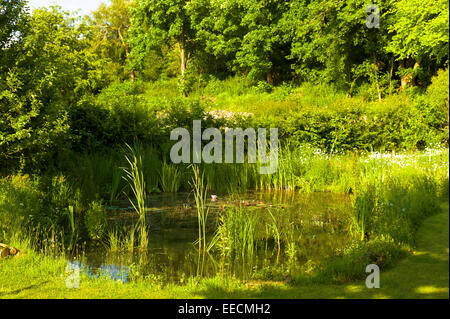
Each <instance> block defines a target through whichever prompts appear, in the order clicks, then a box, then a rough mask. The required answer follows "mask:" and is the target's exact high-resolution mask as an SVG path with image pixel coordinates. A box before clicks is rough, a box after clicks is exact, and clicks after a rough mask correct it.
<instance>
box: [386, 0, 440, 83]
mask: <svg viewBox="0 0 450 319" xmlns="http://www.w3.org/2000/svg"><path fill="white" fill-rule="evenodd" d="M392 13H393V15H394V18H393V19H392V24H391V25H390V26H389V32H390V33H392V34H393V36H392V40H391V41H390V42H389V43H388V45H387V50H389V51H390V52H392V53H393V54H394V55H395V56H396V58H397V60H399V61H400V63H401V67H402V70H400V72H401V73H400V74H401V89H404V88H406V87H407V86H409V85H410V84H411V83H412V81H413V78H414V76H415V75H416V74H417V73H418V71H419V68H420V67H421V66H423V65H424V64H428V65H430V63H431V64H434V66H435V68H437V67H438V66H444V65H445V64H447V63H448V50H449V47H448V42H449V2H448V0H438V1H436V0H408V1H404V0H403V1H395V3H394V7H393V10H392ZM429 76H431V74H429Z"/></svg>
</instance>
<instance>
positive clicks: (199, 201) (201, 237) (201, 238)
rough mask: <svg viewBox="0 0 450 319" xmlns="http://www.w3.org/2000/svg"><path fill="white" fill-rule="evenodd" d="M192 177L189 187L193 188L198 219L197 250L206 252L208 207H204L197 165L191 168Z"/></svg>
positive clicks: (204, 189)
mask: <svg viewBox="0 0 450 319" xmlns="http://www.w3.org/2000/svg"><path fill="white" fill-rule="evenodd" d="M192 170H193V172H194V176H193V178H192V183H191V186H192V187H193V192H194V198H195V204H196V205H197V219H198V250H199V252H200V251H203V252H206V250H207V246H206V221H207V219H208V213H209V207H208V208H207V207H206V185H205V184H204V178H203V174H201V175H200V169H199V167H198V166H197V165H193V166H192Z"/></svg>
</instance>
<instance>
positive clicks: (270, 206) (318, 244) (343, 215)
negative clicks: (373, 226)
mask: <svg viewBox="0 0 450 319" xmlns="http://www.w3.org/2000/svg"><path fill="white" fill-rule="evenodd" d="M146 206H147V207H148V209H147V216H146V220H147V222H148V227H149V247H148V250H146V251H144V252H143V251H138V250H135V251H134V252H129V251H117V252H111V251H109V250H108V249H107V248H104V247H101V246H100V247H99V246H93V247H89V246H88V248H87V249H86V252H85V253H84V255H83V256H82V257H81V259H80V258H79V260H80V261H77V262H76V264H74V265H75V266H77V267H78V266H79V267H83V268H84V269H85V271H86V273H88V274H89V275H90V276H97V275H98V274H99V273H101V274H103V275H105V274H106V275H109V276H110V277H111V278H113V279H120V280H122V281H124V282H126V281H127V280H128V278H129V275H130V269H133V270H136V269H137V270H138V271H139V272H140V273H142V274H143V275H144V276H151V277H154V278H158V279H160V280H162V281H164V282H183V281H184V280H185V279H187V278H189V277H192V276H202V277H211V276H215V275H217V274H221V275H223V276H231V277H236V278H240V279H248V278H257V277H258V276H267V275H270V273H271V272H274V271H277V273H278V274H280V273H286V274H289V273H292V272H300V271H307V270H308V267H309V266H310V265H312V264H314V263H317V262H320V261H322V260H324V259H325V258H327V257H329V256H332V255H333V254H335V251H336V249H338V248H342V247H344V246H345V245H346V244H347V243H348V241H349V240H350V235H349V226H350V224H351V212H352V208H351V202H350V199H349V197H348V196H346V195H342V194H334V193H311V194H302V193H298V192H283V191H277V192H252V193H246V194H239V195H234V196H218V197H217V199H215V198H212V197H211V198H209V199H208V201H207V207H209V215H208V222H207V241H208V242H210V241H211V240H212V239H213V238H214V235H215V233H216V231H217V229H218V228H219V227H220V225H221V223H223V219H221V218H223V216H224V215H225V214H226V212H227V211H230V210H238V211H241V212H244V213H245V214H247V215H245V216H247V218H248V219H252V220H253V223H252V224H251V225H252V236H253V237H252V238H253V244H252V245H253V248H252V249H251V251H248V250H245V251H239V250H237V249H235V250H233V248H232V247H226V246H227V244H225V245H222V246H221V245H220V240H218V242H219V244H216V246H219V248H217V247H216V246H215V247H213V248H212V249H211V250H209V251H208V253H206V254H199V251H198V246H197V245H196V244H195V242H196V240H197V238H198V222H197V212H196V209H195V202H194V198H193V196H192V194H188V193H178V194H158V195H152V196H150V197H149V198H148V199H147V202H146ZM108 218H109V223H110V224H113V225H116V226H117V227H118V229H122V230H123V231H124V232H127V231H129V230H130V229H132V227H133V226H134V225H135V224H136V223H137V221H138V218H137V214H136V212H134V211H133V208H132V207H131V206H130V204H129V202H127V201H118V202H115V203H113V204H112V205H111V206H110V207H108ZM244 222H245V219H244ZM227 227H229V226H228V225H227ZM233 227H234V228H236V227H239V225H237V226H236V225H234V226H233ZM224 228H225V227H223V228H222V229H224ZM229 234H231V233H229ZM219 237H220V236H219ZM223 238H225V237H224V236H222V239H223ZM225 240H228V238H225ZM229 252H230V253H229Z"/></svg>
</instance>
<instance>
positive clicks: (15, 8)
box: [0, 0, 28, 77]
mask: <svg viewBox="0 0 450 319" xmlns="http://www.w3.org/2000/svg"><path fill="white" fill-rule="evenodd" d="M27 21H28V12H27V7H26V2H25V0H0V75H1V76H2V77H3V75H4V74H6V70H7V69H8V68H9V67H10V66H11V64H12V63H14V57H15V56H16V55H17V53H18V52H17V50H18V49H19V48H20V46H21V41H22V39H23V36H24V34H25V33H26V28H27Z"/></svg>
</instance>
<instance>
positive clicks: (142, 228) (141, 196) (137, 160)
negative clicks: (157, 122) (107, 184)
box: [123, 146, 148, 250]
mask: <svg viewBox="0 0 450 319" xmlns="http://www.w3.org/2000/svg"><path fill="white" fill-rule="evenodd" d="M128 147H129V146H128ZM129 150H130V155H126V156H125V158H126V160H127V162H128V165H129V167H128V168H125V167H124V168H123V171H124V173H125V176H124V178H125V179H126V180H127V181H128V183H129V185H130V187H131V190H132V193H133V194H134V197H135V199H136V200H135V201H134V200H132V199H129V200H130V203H131V205H132V206H133V208H134V210H135V211H136V213H137V214H138V216H139V222H138V224H137V228H138V232H139V234H140V238H139V240H140V243H139V244H140V248H141V249H142V250H146V249H147V247H148V231H147V224H146V220H145V181H144V174H143V170H142V166H141V165H142V159H141V157H140V156H139V157H137V155H136V153H135V151H134V149H133V148H131V147H129Z"/></svg>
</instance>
